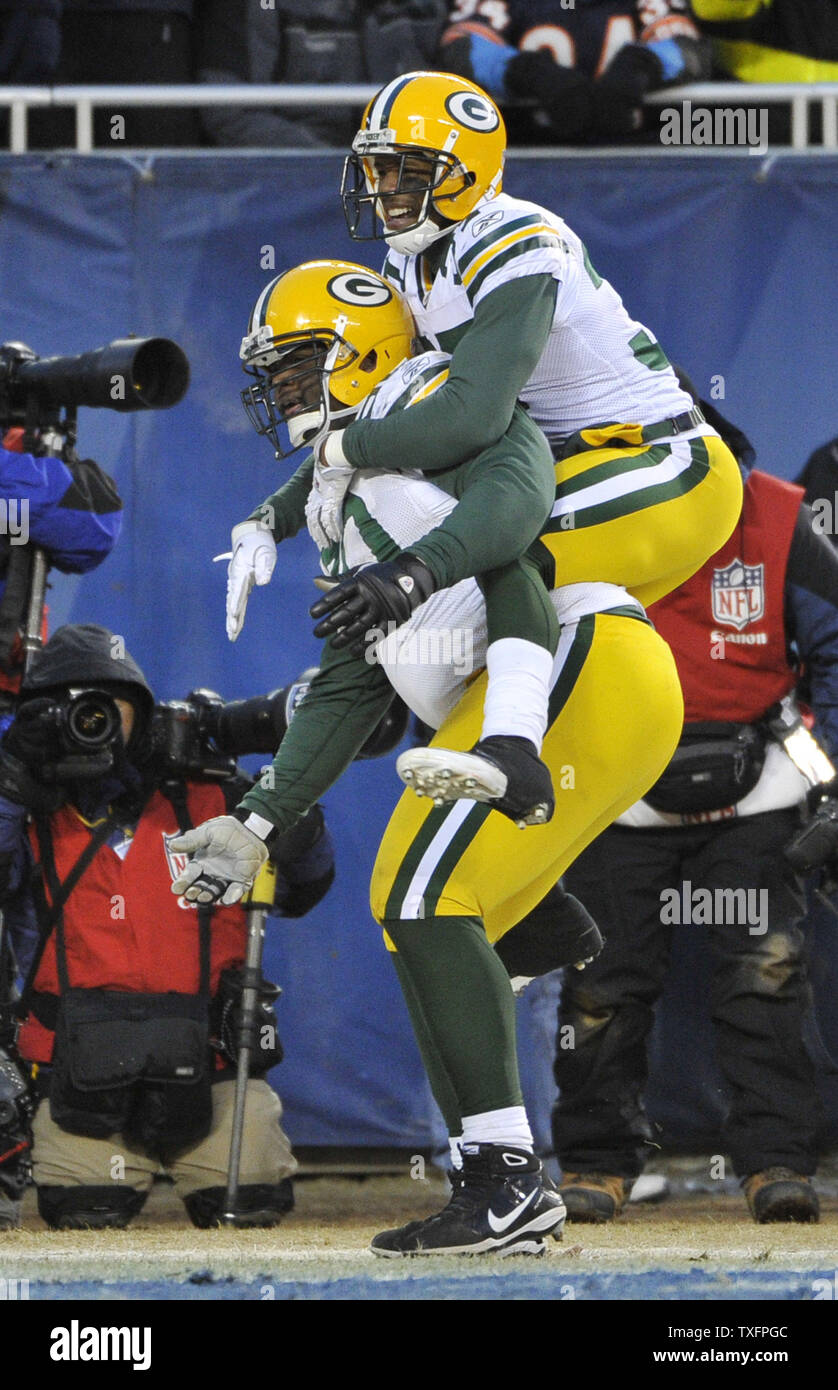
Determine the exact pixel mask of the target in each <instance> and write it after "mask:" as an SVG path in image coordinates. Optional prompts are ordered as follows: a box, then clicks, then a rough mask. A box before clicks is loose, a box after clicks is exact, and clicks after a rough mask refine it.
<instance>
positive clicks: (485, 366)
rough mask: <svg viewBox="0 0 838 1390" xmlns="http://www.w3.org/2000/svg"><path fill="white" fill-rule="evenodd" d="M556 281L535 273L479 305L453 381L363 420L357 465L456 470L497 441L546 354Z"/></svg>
mask: <svg viewBox="0 0 838 1390" xmlns="http://www.w3.org/2000/svg"><path fill="white" fill-rule="evenodd" d="M555 304H556V282H555V280H554V278H553V277H552V276H551V275H546V274H542V275H529V276H525V277H523V278H521V279H517V280H512V281H510V282H508V283H507V284H504V285H500V286H499V287H498V288H497V289H494V290H492V291H491V293H490V294H487V295H486V296H485V298H483V299H482V300H481V301H480V303H479V304H478V305H477V307H476V309H475V312H474V318H473V320H472V321H471V323H470V324H469V326H468V328H467V329H466V331H465V333H464V334H463V336H462V338H461V339H460V341H459V342H458V343H457V346H456V347H455V349H454V352H453V355H452V357H451V366H450V372H449V376H448V380H447V381H446V382H445V384H444V385H443V386H442V387H440V389H439V390H438V391H435V392H434V394H433V395H432V396H429V397H428V399H427V400H423V401H419V402H417V403H416V404H415V405H413V406H411V408H410V410H407V411H396V412H395V413H393V414H390V415H388V416H387V417H386V418H385V419H383V420H356V421H354V422H353V423H352V424H351V425H348V426H347V428H346V429H345V430H344V433H343V441H342V442H343V449H344V453H345V454H346V457H347V458H348V459H349V461H350V463H352V464H354V465H355V467H356V468H374V469H385V470H386V471H388V472H392V470H393V460H394V459H398V461H399V468H400V469H401V470H406V469H420V470H421V471H422V472H424V473H429V474H431V473H436V472H437V471H439V470H444V469H448V468H453V467H455V466H456V465H458V464H461V463H463V462H464V461H465V460H467V459H471V458H473V457H474V455H475V454H479V453H480V452H481V450H483V449H486V448H488V447H489V446H490V445H492V444H494V443H496V441H497V440H499V439H500V438H501V436H502V435H503V434H504V433H505V432H506V430H507V429H508V428H509V424H510V421H511V419H512V414H513V411H514V409H515V403H516V401H517V399H518V396H519V395H520V393H521V391H522V390H523V388H524V386H525V385H526V383H527V381H529V379H530V377H531V376H532V374H533V372H534V370H535V367H536V364H537V363H538V360H539V358H540V357H541V354H542V352H543V351H544V346H545V344H546V342H547V337H548V334H549V332H550V328H551V325H552V322H553V314H554V311H555Z"/></svg>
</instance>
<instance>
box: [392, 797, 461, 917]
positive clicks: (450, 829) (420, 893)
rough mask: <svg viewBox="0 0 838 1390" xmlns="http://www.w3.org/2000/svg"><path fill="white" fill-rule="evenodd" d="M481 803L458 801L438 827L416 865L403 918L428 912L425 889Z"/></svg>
mask: <svg viewBox="0 0 838 1390" xmlns="http://www.w3.org/2000/svg"><path fill="white" fill-rule="evenodd" d="M478 804H479V803H478V802H476V801H455V803H454V805H453V806H452V808H451V810H450V811H449V812H448V815H447V816H446V817H445V820H444V821H443V822H442V825H441V826H440V827H439V830H438V831H437V832H436V834H435V835H434V838H433V839H432V840H431V843H430V844H429V845H428V848H427V849H426V850H425V853H424V854H423V855H422V858H421V859H420V860H419V863H418V864H417V866H416V870H415V872H414V874H413V878H412V879H411V880H410V882H409V884H408V885H407V889H406V891H405V895H404V898H403V899H402V906H401V912H400V913H399V916H400V917H401V918H402V920H407V921H417V920H419V919H421V918H423V917H424V915H425V889H426V888H427V886H428V883H429V882H430V879H431V876H432V874H433V872H434V870H435V869H436V867H437V865H438V864H439V861H440V859H441V858H442V856H443V854H444V853H445V851H446V850H447V848H448V846H449V845H450V843H451V841H452V840H453V838H454V836H455V835H456V833H457V831H458V830H459V829H460V826H461V825H462V824H463V822H464V821H465V819H466V817H467V816H469V815H470V814H471V812H472V811H473V810H474V809H475V807H476V806H477V805H478Z"/></svg>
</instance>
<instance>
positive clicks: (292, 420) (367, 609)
mask: <svg viewBox="0 0 838 1390" xmlns="http://www.w3.org/2000/svg"><path fill="white" fill-rule="evenodd" d="M303 323H306V324H314V325H320V327H319V328H316V329H306V330H305V331H302V330H301V329H300V325H301V324H303ZM280 329H285V330H286V331H280ZM415 333H416V330H415V325H414V323H413V319H412V316H411V313H410V309H409V308H408V306H407V303H406V301H405V300H404V298H403V296H401V295H400V294H399V293H398V291H396V290H394V289H393V288H392V287H391V286H389V285H388V284H387V283H386V281H384V280H383V279H382V278H381V277H380V276H377V275H373V274H372V273H371V272H369V271H367V270H365V268H364V267H362V266H357V265H352V264H350V263H348V262H334V261H314V262H310V263H308V264H307V265H303V266H298V267H296V268H295V269H294V270H291V271H287V272H285V273H284V274H282V275H279V276H277V277H276V279H275V280H273V281H271V282H270V284H269V285H267V287H266V288H265V290H264V291H263V293H262V295H261V296H260V298H259V300H258V301H257V303H256V306H255V308H254V311H253V314H252V315H251V322H250V325H249V332H248V334H247V336H246V337H245V339H244V341H243V344H242V356H243V358H244V361H245V368H246V370H247V371H248V372H250V373H251V374H252V375H253V376H254V383H253V385H252V386H251V387H250V388H249V389H248V390H246V391H245V392H244V393H243V399H244V403H245V408H246V409H247V410H248V413H249V414H250V416H251V419H252V420H253V422H254V424H255V425H256V427H257V429H258V430H259V432H260V433H263V434H266V435H267V436H268V437H269V438H270V439H271V442H272V443H273V445H274V450H275V452H276V454H277V456H278V457H279V456H285V455H286V454H287V453H288V452H293V451H294V450H295V449H296V448H298V447H300V445H302V444H307V445H308V446H309V447H316V445H317V443H318V440H319V439H321V438H322V437H323V436H324V435H325V433H326V432H328V431H329V430H330V429H333V428H335V427H336V425H337V424H338V423H340V422H342V421H345V420H346V419H347V418H351V417H353V416H354V415H355V413H356V411H357V410H358V408H359V406H362V413H365V412H366V411H367V410H369V409H370V408H371V400H372V398H371V396H370V392H371V391H372V390H373V388H376V387H377V385H378V383H381V382H382V381H383V380H384V379H385V378H388V374H389V373H391V372H392V370H393V368H395V367H396V366H397V365H398V363H399V362H401V361H403V360H404V359H406V358H408V357H410V355H411V353H412V350H413V339H414V337H415ZM371 336H372V337H374V339H375V347H374V348H370V349H369V350H368V351H365V352H362V351H361V347H360V346H359V344H362V345H364V346H365V345H366V341H367V340H368V339H370V338H371ZM447 371H448V356H447V354H445V353H440V352H434V353H431V354H425V355H423V356H422V357H421V358H417V359H414V360H413V361H412V362H411V364H410V367H409V370H408V375H407V377H406V378H405V380H403V381H402V380H401V379H399V382H398V384H397V387H396V394H395V395H393V393H392V391H391V392H390V394H389V395H388V397H387V400H388V403H389V404H388V408H391V407H392V406H394V405H398V406H402V405H404V404H405V403H408V404H414V403H415V402H416V401H418V400H422V399H424V398H425V397H426V396H428V395H430V394H431V393H432V392H433V391H434V390H436V389H437V388H438V387H439V386H440V385H441V383H442V382H443V381H444V380H445V378H446V376H447ZM362 403H363V404H362ZM282 426H284V427H285V430H287V435H288V445H290V449H289V448H287V447H286V446H285V442H284V438H283V439H280V429H281V427H282ZM336 473H337V476H336V477H334V476H332V470H330V469H328V468H324V467H322V466H320V465H315V463H314V460H313V459H312V458H311V457H309V458H308V459H306V461H305V462H304V463H303V465H302V466H301V468H300V469H299V470H298V472H297V473H296V474H295V477H294V479H293V480H292V482H291V483H290V484H289V486H288V488H287V489H283V490H282V493H281V495H280V498H279V499H278V500H276V501H273V502H272V503H271V504H270V505H271V514H272V515H273V516H274V528H273V529H274V530H275V529H276V523H275V515H276V512H277V510H279V511H280V513H281V514H282V515H283V517H285V516H288V514H289V512H290V519H289V521H288V522H287V523H283V525H282V534H288V533H289V527H290V529H291V530H293V531H296V530H298V529H299V527H300V526H301V524H302V523H303V522H304V521H305V520H307V521H308V525H309V529H310V531H311V534H312V536H313V538H314V539H315V541H316V542H317V543H318V545H319V547H320V549H321V553H322V554H323V556H324V559H325V565H326V569H327V572H330V571H334V570H335V566H337V565H338V564H339V559H340V557H339V555H338V544H339V542H340V539H341V536H342V530H343V507H344V495H345V493H346V490H347V487H348V485H349V482H350V479H351V476H352V474H351V472H347V471H346V470H343V469H340V470H336ZM452 481H453V483H454V486H455V488H456V490H457V491H458V492H461V491H462V490H463V489H468V491H469V493H470V501H469V509H468V512H467V513H462V512H457V513H455V514H454V515H453V516H452V517H450V518H448V519H445V520H443V522H442V525H441V528H440V530H439V531H435V532H434V534H432V535H430V536H429V537H427V538H426V540H425V543H424V544H423V546H421V547H419V548H416V547H414V548H413V549H412V550H411V552H410V554H409V555H405V556H403V557H401V558H400V560H399V562H398V566H397V567H396V568H393V566H392V565H391V566H390V568H389V569H388V570H387V571H386V573H385V572H382V571H381V570H380V569H379V568H376V569H374V570H372V571H370V570H367V569H365V570H364V571H363V572H362V573H360V574H359V575H358V577H357V583H356V585H354V586H353V587H352V590H351V592H348V593H345V592H344V590H343V588H341V587H338V588H337V590H336V592H335V593H334V594H333V595H330V596H327V597H326V598H325V599H324V600H323V601H322V604H321V605H320V606H319V607H318V608H317V610H316V612H315V616H318V617H319V618H320V619H321V622H320V624H319V626H318V627H317V628H316V629H315V631H316V635H317V636H318V637H326V636H331V635H334V639H335V646H336V647H338V648H340V647H342V646H344V645H347V644H348V643H350V642H357V643H361V642H362V640H363V637H364V634H365V632H367V631H368V630H378V629H379V628H380V627H381V626H386V624H387V623H388V622H392V623H395V622H396V621H399V622H400V621H403V619H404V618H406V617H408V616H409V615H410V613H411V612H412V611H413V609H414V608H415V607H416V606H417V605H418V604H420V603H422V602H423V601H424V600H425V599H427V598H428V597H429V595H430V594H431V593H432V592H433V591H434V590H437V589H441V588H448V587H450V586H451V585H452V584H455V583H457V582H458V581H459V580H460V579H462V578H464V577H466V576H467V575H469V576H470V575H472V574H475V573H478V574H481V575H482V576H483V577H482V579H481V583H482V585H483V588H484V591H485V594H486V600H487V608H488V627H489V646H488V651H487V666H488V671H489V684H488V690H487V697H486V707H485V710H484V719H483V727H482V731H481V736H480V740H479V743H478V748H479V751H480V753H481V754H482V757H483V758H484V759H485V760H486V762H485V763H484V764H483V766H484V767H488V768H491V770H492V774H493V776H492V775H490V778H489V781H488V785H483V786H481V788H478V789H477V790H478V794H479V795H480V796H483V797H486V798H488V799H491V800H492V801H493V803H494V805H495V807H496V809H498V810H500V811H502V812H503V813H504V814H507V815H509V816H510V817H511V818H512V819H513V820H515V822H516V824H518V825H520V826H525V825H533V824H541V823H543V822H544V821H546V820H548V819H549V818H550V816H551V815H552V812H553V806H554V796H553V787H552V783H551V780H550V775H549V772H548V770H547V768H546V766H545V765H544V764H543V763H542V762H541V761H540V759H539V756H538V754H539V752H540V749H541V742H542V739H543V737H544V731H545V729H546V727H547V705H548V698H549V684H548V682H549V676H550V671H551V669H552V665H553V657H554V655H555V651H556V645H557V642H558V623H557V621H556V616H555V612H554V610H553V607H552V605H551V604H550V602H549V599H548V587H549V588H552V582H551V583H550V585H549V586H548V587H545V584H544V581H543V579H542V577H541V573H540V564H539V557H538V556H536V555H533V556H526V557H525V558H524V559H522V560H519V558H518V557H519V556H521V555H522V553H523V552H524V551H526V549H527V547H528V545H529V544H530V542H532V541H535V539H536V538H537V536H538V535H539V534H540V533H541V531H542V530H543V528H544V525H545V524H546V521H547V518H548V516H549V512H550V508H551V506H552V503H553V496H554V492H555V481H554V476H553V461H552V456H551V454H550V450H549V447H548V446H547V442H546V440H545V438H544V436H543V435H542V434H541V432H540V431H539V430H538V429H537V427H536V426H535V425H533V423H532V421H531V420H530V419H529V418H528V416H527V414H526V412H525V411H524V410H523V409H521V408H518V409H516V410H515V411H514V412H513V419H512V421H511V422H510V430H509V431H508V432H507V436H506V438H505V439H504V440H503V441H501V444H500V445H497V446H494V447H493V448H491V449H489V450H485V451H482V452H481V453H480V455H479V457H478V458H476V459H474V460H471V461H468V462H467V465H466V467H464V468H463V469H462V470H461V472H460V473H459V474H458V475H457V477H456V478H455V479H453V480H452ZM442 486H443V487H444V486H445V481H444V479H442ZM398 487H399V484H398V479H392V480H391V481H390V482H389V483H388V488H389V490H390V492H392V491H393V490H394V489H395V490H396V491H398ZM304 497H305V498H306V501H305V511H304V510H303V498H304ZM448 510H449V511H450V508H449V509H448ZM462 518H465V519H466V527H465V529H463V528H462V527H461V524H460V523H461V519H462ZM260 521H262V522H264V517H263V518H260V517H255V518H249V519H248V521H247V522H245V523H243V524H242V525H241V526H238V527H236V528H235V530H234V533H233V560H232V563H231V566H230V587H229V591H228V635H229V636H230V637H231V638H232V639H233V640H235V638H236V636H237V635H238V632H239V631H240V628H241V623H242V621H243V616H244V606H243V605H244V604H245V603H246V600H247V592H248V585H249V583H250V582H251V581H252V578H253V577H255V572H254V570H253V567H252V565H251V563H250V561H251V559H252V555H251V552H252V551H254V552H255V551H258V552H261V551H263V550H264V547H265V544H266V538H265V537H264V536H261V535H260V530H259V524H260ZM268 529H269V530H270V528H268ZM371 558H378V559H379V560H385V561H390V560H391V555H390V553H389V552H388V553H387V554H383V555H379V556H377V557H375V556H373V557H371ZM333 610H334V611H333ZM499 757H502V758H503V759H504V762H505V769H506V770H505V771H504V770H502V769H501V768H500V766H497V765H496V764H497V760H498V758H499ZM475 761H476V760H475ZM467 770H468V769H466V773H467ZM413 775H414V774H413V773H411V776H413ZM452 775H454V774H453V771H452ZM485 781H486V779H485V777H484V783H485Z"/></svg>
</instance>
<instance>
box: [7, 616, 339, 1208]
mask: <svg viewBox="0 0 838 1390" xmlns="http://www.w3.org/2000/svg"><path fill="white" fill-rule="evenodd" d="M284 703H285V702H284V700H281V699H280V697H279V696H276V697H273V698H269V699H267V700H263V701H254V702H240V706H238V707H237V706H236V705H235V704H234V705H231V706H226V707H221V706H220V702H218V701H217V700H214V699H213V698H212V697H209V696H207V695H206V694H203V693H202V694H201V696H200V697H196V698H195V699H194V700H193V701H192V702H191V703H187V704H173V705H170V706H158V707H157V709H156V711H155V706H154V701H153V696H152V693H151V691H150V689H149V687H148V685H147V683H146V681H145V679H144V677H143V675H142V672H141V671H140V669H139V667H138V666H137V665H136V664H135V663H134V661H133V660H132V659H131V657H130V656H129V655H127V654H126V653H125V652H124V650H123V649H122V644H121V641H120V639H118V638H115V637H114V636H113V635H112V634H111V633H110V632H108V631H107V630H106V629H105V628H102V627H98V626H94V625H79V626H75V625H74V626H66V627H62V628H59V629H58V631H57V632H56V633H55V635H54V636H53V637H52V638H51V639H50V641H49V642H48V643H47V645H46V646H45V647H44V649H43V651H42V652H40V653H38V654H37V655H36V656H35V658H34V660H33V661H32V663H31V665H30V667H29V669H28V671H27V675H26V678H25V681H24V684H23V689H22V692H21V700H20V706H19V710H18V714H17V717H16V719H15V722H14V723H13V724H12V726H11V727H10V729H9V730H8V732H7V733H6V735H5V736H4V738H3V740H2V744H0V797H1V798H2V799H0V879H2V882H0V906H2V907H3V908H4V909H5V911H6V915H7V920H8V921H9V922H10V924H11V930H12V934H13V939H14V944H15V947H16V949H17V953H18V958H19V959H20V960H21V962H22V963H24V968H25V969H26V971H27V980H26V983H25V985H24V989H23V997H22V1000H21V1004H20V1006H19V1013H20V1014H21V1015H22V1020H23V1021H22V1024H21V1027H20V1031H19V1035H18V1047H19V1051H20V1055H21V1057H22V1058H23V1059H25V1060H26V1061H27V1062H28V1063H30V1064H31V1065H32V1075H33V1080H34V1087H35V1094H36V1099H37V1109H36V1111H35V1116H34V1122H33V1135H34V1142H33V1160H34V1179H35V1184H36V1187H37V1190H38V1209H39V1211H40V1214H41V1216H42V1217H43V1218H44V1220H45V1221H46V1222H47V1224H48V1225H50V1226H51V1227H53V1228H58V1229H77V1228H85V1227H109V1226H124V1225H126V1224H127V1222H128V1221H129V1220H130V1219H131V1218H132V1217H133V1216H135V1215H136V1214H137V1213H138V1212H139V1211H140V1210H141V1208H142V1206H143V1203H144V1201H145V1198H146V1195H147V1193H148V1191H149V1190H150V1188H151V1185H152V1182H153V1180H154V1175H155V1173H156V1172H157V1171H158V1170H159V1168H160V1166H161V1164H162V1165H163V1166H164V1167H165V1169H166V1170H167V1172H168V1173H170V1174H171V1176H172V1177H173V1178H174V1180H175V1183H176V1185H177V1189H178V1192H179V1195H180V1196H181V1197H182V1198H183V1201H184V1204H185V1206H186V1209H187V1212H188V1214H189V1216H190V1218H191V1220H192V1221H193V1223H194V1224H195V1225H197V1226H201V1227H205V1226H211V1225H215V1224H217V1223H218V1221H219V1218H220V1216H221V1213H222V1211H223V1209H224V1208H223V1201H224V1196H225V1184H226V1178H227V1165H228V1155H229V1150H230V1133H231V1125H232V1113H233V1094H234V1089H235V1086H234V1081H233V1080H232V1079H231V1078H232V1072H231V1064H232V1065H234V1064H235V1060H236V1056H237V1052H238V1049H239V1048H240V1047H241V1046H242V1045H243V1042H244V1038H243V1036H242V1024H241V969H240V967H241V965H242V962H243V960H244V958H245V941H246V935H247V921H246V912H245V910H243V909H242V908H241V907H240V906H235V907H219V908H216V909H213V910H208V909H204V908H199V909H198V910H197V911H196V910H195V909H194V908H193V907H192V905H191V904H188V903H186V902H185V901H184V899H182V898H181V899H175V898H174V897H173V895H172V893H171V891H170V890H171V884H172V881H173V879H174V878H175V877H176V876H177V874H178V872H179V862H178V856H177V855H176V854H175V853H174V851H173V850H172V849H171V846H170V842H171V841H172V840H173V839H176V838H177V836H178V835H179V834H181V833H182V832H183V831H184V830H185V829H186V828H187V827H188V826H189V825H191V824H199V823H200V822H201V821H202V820H204V819H205V818H206V817H207V816H211V815H219V814H223V813H224V812H225V810H226V809H227V808H228V806H229V805H234V804H235V803H236V802H237V801H238V799H239V798H240V796H241V794H242V790H243V786H244V785H249V779H246V778H244V777H243V776H242V775H241V774H238V773H237V772H236V770H235V764H234V760H233V759H232V758H231V757H227V756H223V755H221V754H220V753H219V751H218V747H217V745H214V741H213V739H212V738H211V737H210V732H209V731H210V730H211V729H214V728H217V729H220V730H221V731H222V732H224V731H226V732H227V733H228V734H229V732H230V730H229V728H228V726H230V725H232V727H233V733H234V734H235V733H236V731H237V729H238V728H239V725H241V724H242V722H243V721H244V722H245V723H247V719H246V718H245V716H248V715H249V710H250V707H251V706H253V705H255V706H257V709H258V718H250V720H249V723H250V726H252V727H253V728H255V729H256V731H257V733H258V734H259V737H261V738H262V739H263V740H264V741H265V742H266V743H268V745H269V746H274V744H275V743H276V742H278V741H279V739H280V738H281V736H282V732H283V728H284ZM230 711H232V714H230V713H229V712H230ZM237 711H238V712H237ZM237 719H238V724H237V723H236V720H237ZM222 741H223V740H222ZM254 744H255V746H254ZM246 751H254V752H257V751H262V750H261V748H260V746H259V739H258V738H257V739H255V740H253V741H251V743H250V746H249V748H248V749H247V750H246ZM274 859H275V860H276V862H277V864H278V869H279V881H280V883H281V893H280V895H279V897H280V904H279V907H278V908H275V910H278V911H279V912H280V913H281V914H282V915H292V916H293V915H301V914H302V913H303V912H306V911H308V910H309V908H311V907H313V906H314V905H315V903H317V902H318V901H319V900H320V898H321V897H322V896H323V894H324V893H325V892H326V891H327V890H328V887H329V885H330V883H331V882H332V878H333V875H334V871H333V857H332V849H331V842H330V839H329V835H328V831H327V830H326V827H325V824H324V821H323V816H322V812H321V811H320V809H319V807H314V808H313V809H312V811H311V813H310V814H309V816H307V817H306V820H305V822H304V823H302V824H301V825H300V826H298V827H296V828H295V831H294V834H293V835H291V836H286V837H284V838H283V839H281V840H280V841H279V843H278V844H277V846H276V848H275V851H274ZM33 870H34V872H33ZM33 913H36V914H37V917H38V938H37V943H36V944H35V943H33V939H32V934H31V930H30V931H28V932H27V930H26V926H25V923H26V920H27V917H28V918H29V920H30V922H31V918H32V915H33ZM276 993H277V991H276V989H275V987H274V986H271V985H270V984H269V983H268V982H265V981H263V982H262V985H261V987H260V990H259V996H260V997H259V1008H258V1010H257V1016H256V1019H255V1022H254V1025H253V1028H252V1032H251V1034H250V1035H249V1037H248V1039H247V1041H248V1042H249V1044H250V1046H251V1066H250V1073H251V1079H250V1080H249V1081H248V1086H247V1124H246V1129H245V1133H244V1140H243V1146H242V1151H241V1163H240V1175H241V1180H240V1186H239V1189H238V1207H237V1213H238V1214H237V1223H236V1224H238V1225H240V1226H270V1225H274V1224H276V1223H277V1222H278V1221H279V1220H280V1218H281V1216H282V1215H283V1213H284V1212H286V1211H288V1210H289V1209H290V1207H291V1206H292V1205H293V1192H292V1188H291V1183H290V1177H291V1175H292V1173H293V1172H294V1171H295V1169H296V1161H295V1159H294V1158H293V1156H292V1154H291V1149H290V1146H289V1143H288V1140H287V1139H286V1137H285V1135H284V1134H283V1132H282V1129H281V1128H280V1125H279V1119H280V1115H281V1107H280V1102H279V1099H278V1097H277V1096H276V1094H275V1093H274V1091H273V1090H272V1089H271V1087H270V1086H269V1085H268V1083H267V1081H266V1080H265V1079H264V1075H263V1074H264V1073H265V1072H267V1071H268V1070H269V1068H270V1067H272V1066H274V1065H275V1064H276V1063H277V1062H278V1061H279V1060H281V1055H282V1054H281V1047H280V1045H279V1043H278V1040H277V1038H276V1031H275V1018H274V1015H273V1011H272V1009H271V1007H270V1003H271V1000H272V999H273V998H274V997H275V995H276Z"/></svg>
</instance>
